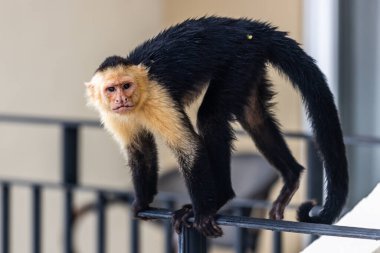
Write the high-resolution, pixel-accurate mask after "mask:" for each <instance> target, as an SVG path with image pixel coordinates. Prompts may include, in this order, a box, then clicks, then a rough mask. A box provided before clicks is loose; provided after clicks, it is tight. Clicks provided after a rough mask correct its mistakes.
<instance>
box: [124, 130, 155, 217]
mask: <svg viewBox="0 0 380 253" xmlns="http://www.w3.org/2000/svg"><path fill="white" fill-rule="evenodd" d="M126 151H127V155H128V164H129V166H130V168H131V171H132V181H133V186H134V189H135V200H134V202H133V210H134V212H135V215H136V214H137V213H138V212H139V211H141V210H144V209H147V208H149V204H150V203H151V202H152V201H153V197H154V195H155V194H156V193H157V173H158V165H157V148H156V143H155V140H154V137H153V135H152V134H151V133H150V132H148V131H145V130H144V131H141V132H140V133H139V134H138V135H137V136H136V137H135V138H134V142H133V143H131V144H130V145H128V146H127V148H126Z"/></svg>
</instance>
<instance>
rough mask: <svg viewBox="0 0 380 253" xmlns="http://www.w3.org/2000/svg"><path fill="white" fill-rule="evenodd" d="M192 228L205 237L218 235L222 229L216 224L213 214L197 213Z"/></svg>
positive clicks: (220, 234) (221, 233)
mask: <svg viewBox="0 0 380 253" xmlns="http://www.w3.org/2000/svg"><path fill="white" fill-rule="evenodd" d="M194 228H195V229H196V230H198V231H199V232H201V233H202V234H203V235H204V236H206V237H213V238H216V237H220V236H222V235H223V230H222V229H221V228H220V227H219V226H218V225H217V224H216V221H215V215H211V214H209V215H199V216H198V217H195V221H194Z"/></svg>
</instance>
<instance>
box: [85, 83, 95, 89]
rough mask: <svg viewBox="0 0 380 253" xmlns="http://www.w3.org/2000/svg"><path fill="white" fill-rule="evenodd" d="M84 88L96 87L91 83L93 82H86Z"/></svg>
mask: <svg viewBox="0 0 380 253" xmlns="http://www.w3.org/2000/svg"><path fill="white" fill-rule="evenodd" d="M84 86H86V87H87V88H93V87H94V84H93V83H91V82H85V83H84Z"/></svg>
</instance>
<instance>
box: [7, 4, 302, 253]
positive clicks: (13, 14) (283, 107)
mask: <svg viewBox="0 0 380 253" xmlns="http://www.w3.org/2000/svg"><path fill="white" fill-rule="evenodd" d="M301 9H302V8H301V0H286V1H276V0H270V1H259V0H241V1H227V0H223V1H218V0H194V1H176V0H156V1H149V0H143V1H141V0H111V1H93V0H81V1H75V0H69V1H48V0H35V1H30V0H15V1H1V7H0V87H1V88H2V91H1V92H0V113H11V114H27V115H42V116H53V117H69V118H87V119H89V118H90V119H96V118H97V116H96V114H95V113H94V112H92V111H91V110H89V109H88V108H86V106H85V101H84V97H83V94H84V87H83V85H82V83H83V82H84V81H87V80H88V79H89V78H90V76H91V74H92V73H93V71H94V69H95V68H96V67H97V65H98V64H99V63H100V61H101V60H103V59H104V57H106V56H108V55H112V54H120V55H125V54H126V53H127V52H128V51H129V50H130V49H132V48H133V47H134V46H136V45H137V44H138V43H139V42H141V41H143V40H144V39H146V38H148V37H150V36H152V35H154V34H155V33H157V32H158V31H159V30H160V29H161V28H163V27H166V26H168V25H172V24H175V23H176V22H180V21H181V20H183V19H185V18H188V17H197V16H198V17H199V16H203V15H214V14H215V15H225V16H232V17H241V16H244V17H250V18H255V19H261V20H265V21H271V22H272V23H273V24H275V25H277V26H279V28H280V29H281V30H286V31H289V32H290V36H292V37H293V38H295V39H297V40H299V41H300V39H301V28H302V27H301V24H302V22H301V21H302V20H301ZM271 76H272V77H273V80H274V82H275V84H276V85H275V87H276V90H277V91H278V93H279V94H278V96H277V97H276V101H278V106H277V107H276V112H277V113H278V115H279V119H280V122H281V123H282V125H283V128H284V129H286V130H289V129H290V130H295V129H299V128H300V122H301V120H300V115H301V114H300V100H299V98H298V96H297V94H296V93H295V92H293V91H292V89H291V88H290V85H289V84H287V83H286V81H285V80H284V79H282V78H280V77H279V76H278V75H277V74H276V73H275V72H273V71H272V75H271ZM0 130H1V133H2V134H1V135H0V138H1V142H0V177H18V178H26V179H34V180H48V181H55V182H57V181H59V180H60V168H59V165H60V161H59V160H58V159H59V154H60V147H59V138H60V132H59V129H58V128H56V127H40V126H34V127H25V126H19V125H14V124H12V125H9V124H5V125H4V124H0ZM81 133H82V138H81V154H82V157H81V161H80V167H81V172H80V173H81V174H80V176H81V182H82V183H83V184H87V185H88V184H95V185H101V186H107V187H118V188H124V187H130V179H129V172H128V170H127V169H125V167H124V161H123V159H122V156H121V155H120V152H119V151H118V148H117V145H115V144H114V143H113V141H112V140H111V138H109V136H108V135H107V134H105V133H104V132H103V131H101V130H96V129H84V130H83V131H82V132H81ZM292 144H293V143H292ZM237 147H238V151H241V150H253V145H252V143H251V141H250V140H248V139H241V140H240V142H239V143H238V144H237ZM292 148H293V150H294V151H295V154H296V156H297V157H300V149H299V145H292ZM167 157H169V158H167ZM160 158H161V159H160V160H161V165H162V166H163V167H168V166H169V165H174V164H175V161H174V159H173V156H172V155H170V154H169V153H168V151H167V150H163V151H162V152H161V157H160ZM16 191H17V192H15V194H14V199H15V200H14V203H13V206H14V207H15V208H16V209H18V210H23V211H20V212H19V213H17V215H15V216H14V217H13V220H12V222H13V224H14V225H15V227H16V228H15V229H14V230H13V231H12V236H13V239H12V240H13V251H12V252H16V253H18V252H28V244H26V243H23V244H22V243H19V242H20V241H23V242H29V240H30V237H29V233H28V231H29V227H28V223H29V217H28V215H29V214H28V212H27V210H28V207H29V202H28V198H29V197H28V196H29V195H28V192H27V191H25V190H23V189H17V190H16ZM277 192H278V190H277ZM45 198H46V201H45V204H44V206H45V207H44V211H45V214H46V216H45V218H44V228H45V229H44V231H45V236H46V237H47V240H45V241H44V250H45V252H61V251H60V247H61V244H62V234H61V232H59V228H60V223H61V220H60V219H58V218H57V217H60V214H61V209H62V206H60V200H61V194H60V193H59V192H55V191H49V192H47V193H46V195H45ZM91 198H93V196H91V195H89V194H81V195H80V196H78V200H77V201H83V200H86V199H91ZM125 213H126V212H125V210H124V209H123V208H122V207H116V208H113V209H112V210H111V211H110V215H109V218H110V224H109V226H110V228H109V231H110V232H111V234H110V237H109V238H108V240H109V243H108V247H109V250H110V251H109V252H125V251H126V246H125V245H126V244H125V242H124V239H125V238H127V235H126V233H127V231H126V224H127V216H126V215H125ZM57 219H58V220H57ZM92 221H93V217H88V218H86V219H85V220H84V221H83V223H82V226H80V227H79V229H78V231H77V232H78V238H79V241H78V244H79V248H80V249H82V251H81V252H94V248H93V246H92V245H93V244H92V241H93V238H94V231H93V226H92V225H91V222H92ZM121 223H122V224H123V225H120V224H121ZM124 224H125V226H124ZM51 228H53V229H51ZM145 230H146V233H150V234H152V233H155V232H157V231H156V230H155V228H152V226H150V225H146V224H145V225H144V231H145ZM293 238H294V237H291V238H290V239H289V240H293ZM287 240H288V239H287ZM143 244H144V247H145V248H146V249H148V247H154V249H157V246H154V245H152V243H148V242H146V241H144V242H143ZM287 244H291V245H293V248H291V249H289V251H288V252H294V247H297V246H298V242H297V241H294V242H292V243H287ZM144 252H146V251H144ZM154 252H160V251H159V250H154ZM260 252H264V250H262V251H260Z"/></svg>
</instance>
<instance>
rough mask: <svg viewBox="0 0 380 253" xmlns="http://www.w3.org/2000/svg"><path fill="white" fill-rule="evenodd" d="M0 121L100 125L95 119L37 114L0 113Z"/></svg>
mask: <svg viewBox="0 0 380 253" xmlns="http://www.w3.org/2000/svg"><path fill="white" fill-rule="evenodd" d="M0 122H8V123H27V124H41V125H72V126H87V127H100V126H101V125H100V123H99V121H97V120H76V119H64V118H50V117H38V116H25V115H19V116H15V115H6V114H0Z"/></svg>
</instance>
